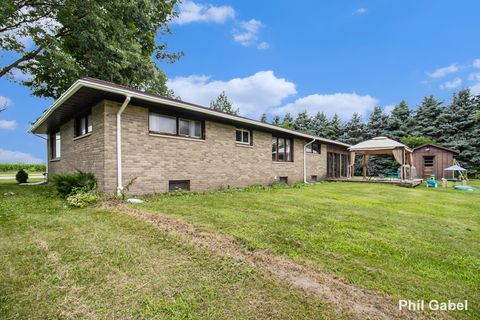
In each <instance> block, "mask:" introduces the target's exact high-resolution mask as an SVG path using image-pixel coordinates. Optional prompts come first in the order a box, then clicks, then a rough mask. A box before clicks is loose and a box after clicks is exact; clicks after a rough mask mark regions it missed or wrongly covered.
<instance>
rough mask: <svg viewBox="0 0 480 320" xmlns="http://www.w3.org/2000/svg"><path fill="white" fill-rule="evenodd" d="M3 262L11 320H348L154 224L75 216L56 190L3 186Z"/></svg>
mask: <svg viewBox="0 0 480 320" xmlns="http://www.w3.org/2000/svg"><path fill="white" fill-rule="evenodd" d="M7 192H14V193H15V194H14V195H4V194H5V193H7ZM195 199H196V200H195V201H199V200H200V198H195ZM178 200H180V199H178ZM178 200H177V201H178ZM192 200H193V199H192ZM190 201H191V200H190ZM200 201H201V200H200ZM171 204H173V203H171ZM0 261H1V263H0V318H1V319H60V318H61V319H64V318H70V319H77V318H82V319H85V318H86V319H107V318H108V319H113V318H115V319H159V318H166V319H271V318H277V319H292V318H298V319H303V318H306V319H318V318H337V317H338V315H336V314H333V312H332V310H331V309H330V308H328V307H326V306H325V305H322V304H319V303H318V302H315V301H313V300H311V299H307V298H305V297H304V296H303V295H302V294H300V293H299V292H296V291H293V290H289V289H288V287H286V286H284V285H283V284H280V283H277V282H275V281H273V280H270V279H267V278H265V277H264V276H262V275H261V274H260V273H259V272H258V271H257V270H256V269H254V268H253V267H251V266H250V265H248V264H243V263H240V262H236V261H234V260H232V259H230V258H222V257H219V256H216V255H213V254H212V253H210V252H208V251H204V250H201V249H198V248H194V247H192V246H190V245H187V244H185V242H183V241H182V240H181V239H180V238H177V237H174V236H172V235H169V234H166V233H164V232H161V231H159V230H158V229H156V228H155V227H153V226H152V225H151V224H148V223H146V222H143V221H141V220H138V219H135V218H133V217H130V216H127V215H124V214H121V213H112V212H109V211H108V210H106V209H96V208H87V209H69V208H66V207H65V206H64V204H63V202H62V201H61V200H59V199H58V198H57V197H55V196H54V195H53V193H52V191H51V188H50V187H49V186H48V185H42V186H23V187H20V186H17V185H15V184H14V183H13V181H1V180H0Z"/></svg>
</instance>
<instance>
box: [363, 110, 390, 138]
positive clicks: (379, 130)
mask: <svg viewBox="0 0 480 320" xmlns="http://www.w3.org/2000/svg"><path fill="white" fill-rule="evenodd" d="M387 123H388V116H387V115H386V114H385V113H384V112H383V110H382V108H381V107H380V106H376V107H375V108H373V111H372V114H371V115H370V118H369V120H368V123H367V126H366V130H365V139H371V138H375V137H379V136H385V135H386V130H387Z"/></svg>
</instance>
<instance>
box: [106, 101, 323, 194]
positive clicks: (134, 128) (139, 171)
mask: <svg viewBox="0 0 480 320" xmlns="http://www.w3.org/2000/svg"><path fill="white" fill-rule="evenodd" d="M119 106H120V104H115V103H111V102H107V103H106V107H105V110H106V117H105V119H106V121H107V124H106V125H105V128H106V132H110V133H111V134H110V135H109V134H106V136H105V139H106V140H105V141H106V150H107V148H109V149H108V154H112V155H114V157H113V160H114V161H113V162H111V161H110V157H109V156H107V155H106V156H105V160H106V165H105V168H106V172H105V174H106V177H105V180H106V181H107V180H108V181H109V182H108V183H106V185H105V186H106V191H108V192H113V191H114V190H115V183H113V184H112V183H111V181H116V178H115V177H116V176H115V174H116V166H115V164H114V163H115V161H116V160H115V152H116V151H114V150H116V149H115V134H114V132H115V128H116V122H115V112H116V110H118V108H119ZM109 136H110V137H109ZM252 137H253V145H252V146H244V145H240V144H236V143H235V127H234V126H231V125H226V124H221V123H216V122H210V121H206V122H205V140H192V139H184V138H180V137H167V136H159V135H153V134H150V133H149V131H148V109H146V108H142V107H136V106H132V105H129V106H128V107H127V108H126V110H125V112H124V113H123V115H122V156H123V161H122V166H123V181H124V184H126V183H128V182H129V181H131V180H132V179H134V178H136V180H135V182H134V183H133V185H132V186H131V188H130V190H129V192H130V193H133V194H143V193H153V192H167V191H168V182H169V180H190V188H191V190H192V191H203V190H211V189H218V188H235V187H245V186H249V185H256V184H271V183H274V182H278V180H279V177H280V176H287V177H288V181H289V183H294V182H302V181H303V145H304V144H305V141H304V140H301V139H294V162H273V161H272V159H271V148H272V147H271V139H272V134H271V133H266V132H262V131H253V135H252ZM109 146H112V147H111V149H112V150H113V152H112V151H111V150H110V147H109ZM107 162H108V163H111V164H107ZM110 169H113V170H110ZM311 175H317V176H318V178H319V179H320V178H322V177H324V176H325V175H326V147H325V146H323V145H322V153H321V154H318V155H316V154H308V155H307V179H308V180H310V177H311ZM107 176H108V177H107ZM110 177H113V179H110Z"/></svg>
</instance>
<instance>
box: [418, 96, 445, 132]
mask: <svg viewBox="0 0 480 320" xmlns="http://www.w3.org/2000/svg"><path fill="white" fill-rule="evenodd" d="M442 112H443V108H442V102H441V101H438V100H437V99H435V97H434V96H432V95H430V96H428V97H425V98H423V101H422V103H421V104H420V106H419V107H418V108H417V111H416V112H415V117H414V119H415V125H414V127H413V130H412V131H413V132H412V133H413V135H414V136H418V137H428V138H431V139H434V140H438V139H439V138H440V137H441V136H442V129H441V128H440V120H439V118H440V117H439V116H440V115H441V114H442Z"/></svg>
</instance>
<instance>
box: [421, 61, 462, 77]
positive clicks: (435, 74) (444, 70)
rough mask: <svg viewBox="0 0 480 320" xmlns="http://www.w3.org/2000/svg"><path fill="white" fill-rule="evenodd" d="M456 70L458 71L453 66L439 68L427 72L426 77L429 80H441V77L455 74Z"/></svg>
mask: <svg viewBox="0 0 480 320" xmlns="http://www.w3.org/2000/svg"><path fill="white" fill-rule="evenodd" d="M458 70H459V69H458V67H457V66H456V65H455V64H451V65H449V66H448V67H443V68H439V69H437V70H434V71H433V72H431V73H428V72H427V75H428V76H429V77H430V78H441V77H443V76H446V75H447V74H450V73H454V72H457V71H458Z"/></svg>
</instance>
